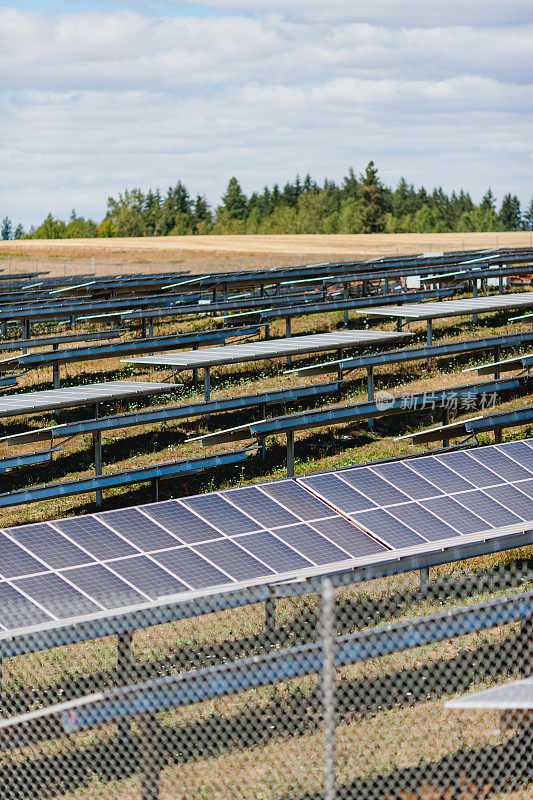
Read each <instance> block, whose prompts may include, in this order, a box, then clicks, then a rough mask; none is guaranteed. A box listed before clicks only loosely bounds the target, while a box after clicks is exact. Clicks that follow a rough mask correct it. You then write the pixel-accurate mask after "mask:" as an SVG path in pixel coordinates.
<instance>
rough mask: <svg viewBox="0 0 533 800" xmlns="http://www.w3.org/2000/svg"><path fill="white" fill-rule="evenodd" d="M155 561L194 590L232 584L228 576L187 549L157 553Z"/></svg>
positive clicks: (181, 548)
mask: <svg viewBox="0 0 533 800" xmlns="http://www.w3.org/2000/svg"><path fill="white" fill-rule="evenodd" d="M154 559H155V560H156V561H158V562H159V563H160V564H161V565H162V566H163V567H166V569H169V570H170V571H171V572H173V573H174V575H176V577H177V578H179V579H180V580H182V581H184V582H185V583H187V584H188V585H189V586H192V588H193V589H202V588H203V587H205V586H217V585H218V584H219V583H230V578H228V576H227V575H225V574H224V573H223V572H220V570H218V569H216V568H215V567H213V566H212V565H211V564H209V563H208V562H207V561H206V560H205V559H204V558H201V557H200V556H199V555H197V554H196V553H193V551H192V550H189V549H188V548H187V547H180V548H178V549H176V550H164V551H162V552H161V553H155V554H154Z"/></svg>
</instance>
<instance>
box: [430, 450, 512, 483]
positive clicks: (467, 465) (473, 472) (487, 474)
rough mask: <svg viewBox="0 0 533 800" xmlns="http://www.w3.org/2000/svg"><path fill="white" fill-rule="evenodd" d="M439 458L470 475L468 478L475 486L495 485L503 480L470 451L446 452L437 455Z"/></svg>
mask: <svg viewBox="0 0 533 800" xmlns="http://www.w3.org/2000/svg"><path fill="white" fill-rule="evenodd" d="M437 458H438V459H439V461H441V462H442V463H443V464H446V466H447V467H451V468H452V469H454V470H456V471H457V472H458V473H459V474H460V475H468V480H469V481H470V483H473V484H474V486H479V487H480V488H482V487H483V486H494V484H496V483H501V482H502V479H501V478H500V476H499V475H496V473H495V472H491V470H490V469H487V468H486V467H484V466H482V465H481V464H480V463H479V461H477V460H476V459H475V458H472V456H471V455H470V454H469V453H464V452H458V453H444V454H443V455H441V456H437Z"/></svg>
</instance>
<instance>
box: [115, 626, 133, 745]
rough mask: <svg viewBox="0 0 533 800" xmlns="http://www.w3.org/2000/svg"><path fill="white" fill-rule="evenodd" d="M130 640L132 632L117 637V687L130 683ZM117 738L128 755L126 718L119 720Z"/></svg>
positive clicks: (128, 736)
mask: <svg viewBox="0 0 533 800" xmlns="http://www.w3.org/2000/svg"><path fill="white" fill-rule="evenodd" d="M132 639H133V633H132V631H123V632H122V633H119V634H118V636H117V682H118V685H119V686H127V685H128V683H131V682H132V677H133V676H132V662H131V642H132ZM117 738H118V742H119V745H120V746H121V748H123V749H124V750H126V753H128V752H129V750H130V749H131V745H132V735H131V720H130V719H129V718H128V717H125V718H123V719H119V721H118V729H117Z"/></svg>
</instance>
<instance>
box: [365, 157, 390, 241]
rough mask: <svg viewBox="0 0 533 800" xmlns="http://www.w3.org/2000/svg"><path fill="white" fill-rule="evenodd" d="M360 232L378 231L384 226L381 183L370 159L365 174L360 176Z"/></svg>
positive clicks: (383, 203)
mask: <svg viewBox="0 0 533 800" xmlns="http://www.w3.org/2000/svg"><path fill="white" fill-rule="evenodd" d="M360 198H361V232H362V233H379V232H380V231H382V230H383V229H384V227H385V202H384V197H383V185H382V183H381V180H380V179H379V178H378V171H377V169H376V167H375V165H374V162H373V161H370V162H369V164H368V166H367V168H366V171H365V174H364V175H363V176H361V190H360Z"/></svg>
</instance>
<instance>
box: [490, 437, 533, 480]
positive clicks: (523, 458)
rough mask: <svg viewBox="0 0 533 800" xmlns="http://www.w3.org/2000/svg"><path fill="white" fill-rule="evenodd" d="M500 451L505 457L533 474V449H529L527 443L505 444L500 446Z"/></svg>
mask: <svg viewBox="0 0 533 800" xmlns="http://www.w3.org/2000/svg"><path fill="white" fill-rule="evenodd" d="M498 450H501V451H503V452H504V453H505V455H507V456H509V457H510V458H512V459H513V460H514V461H517V462H518V463H519V464H521V465H522V466H523V467H525V469H527V470H528V471H529V472H532V473H533V449H532V448H531V447H528V445H527V444H526V443H525V442H505V444H500V445H498Z"/></svg>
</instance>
